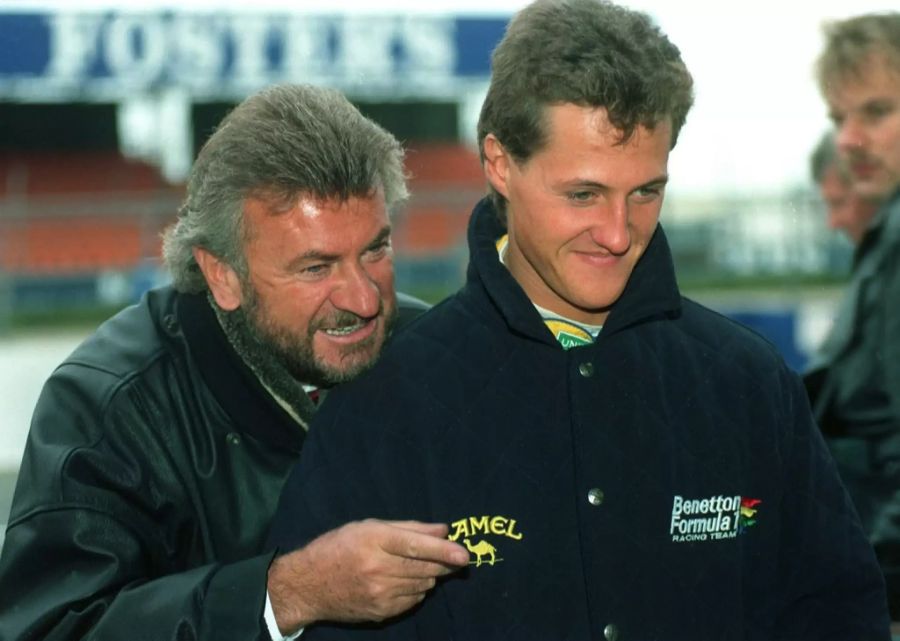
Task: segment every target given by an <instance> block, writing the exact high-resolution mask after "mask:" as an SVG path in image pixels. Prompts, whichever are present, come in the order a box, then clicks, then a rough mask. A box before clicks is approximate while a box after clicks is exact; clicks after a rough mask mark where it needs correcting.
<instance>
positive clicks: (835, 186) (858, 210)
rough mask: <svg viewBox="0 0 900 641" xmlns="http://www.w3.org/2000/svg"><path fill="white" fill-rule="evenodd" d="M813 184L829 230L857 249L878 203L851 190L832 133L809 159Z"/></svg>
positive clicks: (827, 135)
mask: <svg viewBox="0 0 900 641" xmlns="http://www.w3.org/2000/svg"><path fill="white" fill-rule="evenodd" d="M810 170H811V174H812V179H813V182H814V183H815V184H816V186H817V187H818V188H819V193H820V195H821V196H822V201H823V202H824V203H825V210H826V214H827V220H828V227H829V229H834V230H837V231H840V232H841V233H843V234H844V235H845V236H846V237H847V239H848V240H849V241H850V242H851V244H852V245H853V246H854V247H858V246H859V244H860V242H861V241H862V239H863V236H864V235H865V233H866V230H867V229H868V228H869V225H870V224H871V223H872V219H873V218H874V216H875V212H876V211H877V210H878V204H879V203H878V201H877V200H873V199H868V198H863V197H862V196H860V195H859V194H858V193H856V191H855V190H854V189H853V180H852V178H851V176H850V172H849V170H848V169H847V167H846V166H845V165H844V163H843V162H841V159H840V156H839V155H838V153H837V147H836V146H835V144H834V133H833V132H827V133H825V134H824V135H823V136H822V138H821V140H819V143H818V144H817V145H816V148H815V149H814V150H813V153H812V156H811V157H810Z"/></svg>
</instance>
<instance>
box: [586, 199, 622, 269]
mask: <svg viewBox="0 0 900 641" xmlns="http://www.w3.org/2000/svg"><path fill="white" fill-rule="evenodd" d="M628 219H629V212H628V201H627V200H625V199H621V200H619V199H617V200H615V201H613V200H609V201H607V202H606V203H604V204H603V205H602V206H601V207H600V208H599V210H598V211H597V214H596V215H595V218H594V220H593V221H592V226H591V239H592V240H593V241H594V242H595V243H596V244H597V245H599V246H600V247H602V248H603V249H605V250H606V251H608V252H609V253H610V254H613V255H616V256H621V255H622V254H624V253H625V252H627V251H628V248H629V247H631V230H630V229H629V226H628Z"/></svg>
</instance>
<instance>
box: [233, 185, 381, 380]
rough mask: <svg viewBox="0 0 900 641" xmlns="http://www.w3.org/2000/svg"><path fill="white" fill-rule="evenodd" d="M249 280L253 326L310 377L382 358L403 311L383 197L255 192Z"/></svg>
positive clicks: (249, 212) (338, 373) (358, 368)
mask: <svg viewBox="0 0 900 641" xmlns="http://www.w3.org/2000/svg"><path fill="white" fill-rule="evenodd" d="M244 211H245V218H244V220H245V224H246V226H247V229H248V230H249V240H248V241H247V243H246V245H245V254H246V258H247V264H248V266H249V271H250V277H249V282H248V283H244V284H243V287H242V292H243V301H242V306H243V307H244V309H245V311H246V313H247V316H248V318H249V320H250V324H251V326H252V329H253V330H254V331H255V332H256V333H257V336H258V338H259V339H261V341H262V342H263V344H266V345H268V346H269V347H270V348H271V350H272V354H273V355H274V356H275V357H276V358H278V359H279V360H280V361H281V362H282V364H283V365H284V366H286V367H287V368H288V370H289V371H290V372H291V374H292V375H293V376H294V377H295V378H297V379H298V380H300V381H302V382H304V383H311V384H316V385H330V384H335V383H340V382H344V381H347V380H350V379H352V378H354V377H355V376H357V375H358V374H359V373H360V372H362V371H364V370H365V369H367V368H368V367H370V366H371V365H372V364H373V363H374V361H375V359H376V358H377V357H378V355H379V353H380V351H381V348H382V346H383V345H384V341H385V339H386V337H387V335H388V333H389V331H390V325H391V323H392V322H393V319H394V317H395V315H396V302H395V297H394V272H393V252H392V249H391V243H390V225H389V224H388V217H387V213H386V211H385V205H384V197H383V195H382V194H381V193H380V192H378V193H377V195H374V196H373V197H371V198H357V197H353V198H350V199H349V200H347V201H346V202H343V203H342V202H339V201H337V200H319V199H315V198H312V197H309V196H301V197H300V198H299V199H297V200H296V201H295V202H294V203H293V204H292V205H291V206H290V208H289V209H288V210H287V211H282V212H281V213H275V212H274V211H273V209H272V205H271V203H270V202H267V201H264V200H258V199H253V198H251V199H248V200H247V202H246V206H245V210H244Z"/></svg>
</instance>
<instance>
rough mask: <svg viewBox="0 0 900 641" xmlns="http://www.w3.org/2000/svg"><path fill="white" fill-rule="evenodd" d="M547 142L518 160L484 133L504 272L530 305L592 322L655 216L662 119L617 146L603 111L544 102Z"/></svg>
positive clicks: (662, 176) (661, 174) (664, 156)
mask: <svg viewBox="0 0 900 641" xmlns="http://www.w3.org/2000/svg"><path fill="white" fill-rule="evenodd" d="M544 117H545V122H546V127H547V133H548V135H547V142H546V144H545V145H544V147H543V148H541V149H540V150H539V151H537V152H535V153H534V154H533V155H532V156H531V157H530V158H529V159H528V160H526V161H524V162H522V163H518V162H516V160H515V159H513V158H512V157H511V156H509V154H508V153H507V152H506V151H505V150H504V149H503V146H502V144H501V143H500V141H498V140H497V139H496V138H495V137H494V136H492V135H488V136H487V137H486V139H485V171H486V173H487V175H488V179H489V180H490V182H491V184H492V185H493V187H494V189H496V190H497V191H498V192H500V193H501V194H502V195H503V196H504V197H505V198H506V200H507V202H508V205H507V225H508V230H509V249H508V251H507V258H506V262H507V265H508V267H509V270H510V272H511V273H512V275H513V277H514V278H515V279H516V280H517V281H518V283H519V284H520V285H521V286H522V288H523V289H524V290H525V292H526V293H527V294H528V296H529V298H530V299H531V300H532V302H534V303H535V304H537V305H540V306H541V307H545V308H547V309H550V310H552V311H554V312H556V313H557V314H561V315H562V316H565V317H567V318H570V319H572V320H575V321H580V322H584V323H590V324H602V323H603V322H604V321H605V319H606V316H607V315H608V314H609V310H610V307H611V306H612V305H613V304H614V303H615V302H616V301H617V300H618V298H619V296H621V294H622V291H623V290H624V289H625V285H626V283H627V282H628V279H629V278H630V277H631V273H632V271H633V270H634V266H635V265H636V264H637V262H638V260H639V259H640V257H641V256H642V255H643V253H644V251H645V250H646V249H647V245H648V244H649V242H650V238H651V237H652V236H653V232H654V231H655V230H656V225H657V222H658V220H659V211H660V207H661V206H662V201H663V192H664V189H665V184H666V181H667V178H668V176H667V164H668V158H669V147H670V143H671V137H672V135H671V127H670V126H669V124H668V122H666V121H662V122H660V123H659V124H657V126H656V127H655V128H654V129H652V130H651V129H647V128H645V127H643V126H639V127H637V129H636V130H635V132H634V135H633V136H632V137H631V138H630V139H629V140H628V141H627V142H626V143H624V144H620V132H619V131H618V130H616V129H615V128H614V127H613V126H612V125H610V123H609V120H608V119H607V116H606V110H605V109H602V108H588V107H580V106H578V105H574V104H568V103H567V104H562V105H554V106H549V107H547V108H546V109H545V116H544Z"/></svg>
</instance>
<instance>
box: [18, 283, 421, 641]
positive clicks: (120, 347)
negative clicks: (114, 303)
mask: <svg viewBox="0 0 900 641" xmlns="http://www.w3.org/2000/svg"><path fill="white" fill-rule="evenodd" d="M422 308H423V307H422V306H421V305H416V304H414V303H407V304H405V305H404V306H403V314H402V315H403V317H404V319H405V318H406V317H407V316H411V315H416V314H418V312H419V311H421V309H422ZM301 418H303V419H305V420H308V419H309V418H310V417H309V416H306V417H301ZM304 437H305V431H304V429H303V428H302V427H301V426H300V425H298V424H297V423H296V422H295V421H293V420H292V419H291V418H290V417H289V416H288V414H287V413H286V412H285V411H284V410H283V409H282V408H281V407H280V406H279V405H278V404H277V403H276V402H275V401H274V399H272V398H271V396H269V395H268V394H267V393H265V391H264V390H263V388H262V386H261V385H260V384H259V382H258V381H257V380H256V379H255V377H254V376H253V375H252V373H251V372H250V370H249V369H248V368H247V367H246V366H245V365H244V364H243V362H242V361H241V360H240V359H239V358H238V357H237V355H236V354H235V353H234V351H233V350H232V349H231V347H230V345H229V344H228V342H227V340H226V339H225V336H224V334H223V333H222V331H221V329H220V327H219V325H218V323H217V322H216V320H215V317H214V315H213V313H212V310H211V309H210V308H209V305H208V303H207V302H206V299H205V296H202V295H182V294H177V293H175V292H174V291H173V290H172V289H170V288H163V289H161V290H156V291H152V292H150V293H149V294H148V295H147V296H145V297H144V299H143V300H142V301H141V302H140V303H139V304H138V305H136V306H134V307H131V308H128V309H126V310H124V311H123V312H121V313H120V314H118V315H117V316H115V317H114V318H112V319H110V320H109V321H107V322H106V323H104V324H103V325H102V326H101V327H100V328H99V329H98V330H97V332H96V333H95V334H94V335H92V336H91V337H90V338H89V339H88V340H87V341H85V343H83V344H82V345H81V346H80V347H78V348H77V349H76V350H75V352H74V353H73V354H72V355H71V356H70V357H69V358H67V359H66V360H65V362H64V363H63V364H62V365H60V366H59V368H57V370H56V371H55V372H54V373H53V374H52V376H51V377H50V379H49V380H48V381H47V383H46V385H45V387H44V389H43V391H42V393H41V396H40V399H39V401H38V404H37V408H36V410H35V413H34V418H33V422H32V425H31V431H30V433H29V437H28V442H27V446H26V450H25V454H24V458H23V461H22V466H21V470H20V474H19V478H18V483H17V487H16V492H15V496H14V500H13V505H12V510H11V514H10V520H9V527H8V529H7V533H6V540H5V545H4V548H3V550H2V556H0V639H3V641H19V640H25V639H35V640H37V639H40V640H42V641H43V640H46V641H54V640H63V639H66V640H70V639H91V640H92V641H104V640H109V641H121V640H123V639H129V640H140V639H146V640H147V641H166V640H172V641H174V640H176V639H177V640H179V641H183V640H188V639H191V640H193V639H196V640H210V641H212V640H217V641H218V640H221V639H255V638H258V637H259V638H268V635H267V633H266V632H265V631H264V625H263V624H262V611H263V606H264V602H265V583H266V572H267V570H268V566H269V564H270V562H271V559H272V556H273V550H267V549H264V546H263V543H264V537H265V532H266V529H267V527H268V523H269V520H270V517H271V514H272V513H273V511H274V509H275V505H276V501H277V499H278V494H279V491H280V488H281V486H282V484H283V481H284V479H285V476H286V474H287V472H288V470H289V469H290V467H291V465H292V464H293V463H294V462H295V461H296V459H297V457H298V455H299V452H300V449H301V446H302V444H303V440H304Z"/></svg>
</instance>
